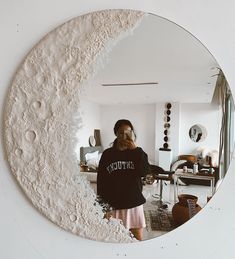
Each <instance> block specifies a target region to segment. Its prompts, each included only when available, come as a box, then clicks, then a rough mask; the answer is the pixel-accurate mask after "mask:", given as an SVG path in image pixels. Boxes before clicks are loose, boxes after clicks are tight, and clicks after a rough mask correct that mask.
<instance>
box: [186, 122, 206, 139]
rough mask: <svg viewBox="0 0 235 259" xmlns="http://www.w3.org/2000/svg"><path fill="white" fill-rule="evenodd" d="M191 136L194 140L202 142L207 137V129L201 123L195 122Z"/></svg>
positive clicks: (190, 130)
mask: <svg viewBox="0 0 235 259" xmlns="http://www.w3.org/2000/svg"><path fill="white" fill-rule="evenodd" d="M189 137H190V139H191V140H192V141H194V142H202V141H204V140H205V139H206V137H207V130H206V128H205V127H204V126H202V125H200V124H195V125H193V126H192V127H191V128H190V129H189Z"/></svg>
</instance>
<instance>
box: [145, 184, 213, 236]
mask: <svg viewBox="0 0 235 259" xmlns="http://www.w3.org/2000/svg"><path fill="white" fill-rule="evenodd" d="M178 191H179V194H182V193H184V194H192V195H195V196H197V197H198V204H199V205H200V206H201V207H202V208H203V207H204V206H205V205H206V203H207V197H208V196H211V188H210V187H209V186H202V185H191V184H190V185H187V186H179V189H178ZM143 193H144V196H145V197H146V199H147V202H146V203H145V204H144V210H157V209H158V206H157V205H156V204H157V202H156V201H157V200H158V198H157V197H156V194H158V193H159V184H157V183H156V184H154V185H145V186H144V190H143ZM155 197H156V198H155ZM163 202H164V203H166V204H167V205H168V208H167V210H168V211H171V210H172V207H173V205H174V186H173V185H172V184H169V182H168V183H167V185H165V184H164V187H163ZM165 233H167V232H164V231H149V230H148V228H145V229H144V232H143V240H148V239H151V238H155V237H158V236H161V235H163V234H165Z"/></svg>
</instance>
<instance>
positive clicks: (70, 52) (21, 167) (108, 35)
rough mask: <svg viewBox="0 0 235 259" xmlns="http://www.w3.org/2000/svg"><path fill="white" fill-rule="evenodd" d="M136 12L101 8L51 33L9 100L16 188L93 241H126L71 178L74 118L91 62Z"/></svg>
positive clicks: (82, 182)
mask: <svg viewBox="0 0 235 259" xmlns="http://www.w3.org/2000/svg"><path fill="white" fill-rule="evenodd" d="M142 15H143V13H142V12H136V11H124V10H106V11H101V12H96V13H92V14H88V15H87V16H83V17H78V18H75V19H73V21H72V22H68V23H65V24H64V25H62V26H61V27H59V28H57V29H56V30H54V31H53V32H51V33H50V34H48V35H47V36H46V37H45V38H44V39H43V40H42V41H40V43H39V44H37V46H36V47H35V48H34V49H33V50H32V51H31V52H30V54H29V55H28V56H27V57H26V59H25V62H23V64H22V66H21V67H20V69H19V70H18V72H17V74H16V76H15V80H14V82H15V83H13V84H12V87H11V89H10V92H9V97H8V100H7V102H8V103H9V108H8V110H7V119H6V120H5V125H6V127H5V129H6V132H5V135H6V138H5V145H6V148H7V150H9V151H10V152H8V160H9V162H10V164H11V169H12V172H13V173H14V175H15V176H16V178H17V180H18V182H19V184H20V185H21V187H22V188H23V190H24V191H25V193H26V195H27V196H28V197H29V198H30V199H31V201H32V203H33V204H34V205H35V207H36V208H37V209H39V211H41V212H43V213H44V214H45V216H47V217H48V218H49V219H50V220H52V221H53V222H54V223H56V224H57V225H59V226H61V227H62V228H64V229H66V230H69V231H71V232H72V233H75V234H77V235H81V236H83V237H86V238H90V239H93V240H100V241H112V242H132V238H131V237H130V236H129V233H128V232H127V231H126V229H125V228H124V226H123V225H120V223H119V221H112V222H108V221H107V220H105V219H103V212H102V208H101V207H100V206H99V204H96V206H94V205H93V204H94V201H95V198H96V196H95V193H94V191H93V190H92V189H91V187H90V185H89V183H88V181H87V179H85V176H84V178H82V176H81V175H80V174H78V175H77V176H76V177H75V178H73V180H71V179H72V175H73V174H74V172H78V171H79V170H78V168H77V162H76V161H74V158H73V157H71V155H70V154H72V152H73V150H72V149H73V144H72V140H71V138H72V133H73V132H75V128H76V129H78V128H79V127H81V125H82V121H81V122H79V116H78V119H77V120H76V121H73V120H72V117H73V116H72V115H73V114H74V110H75V108H74V107H76V110H77V109H78V106H77V104H78V100H79V94H80V93H81V91H82V87H83V82H85V80H86V79H87V78H89V76H92V73H93V65H94V63H95V62H96V59H97V57H100V58H101V59H102V56H103V55H105V53H103V52H106V51H107V50H106V47H107V45H109V40H115V39H117V40H119V36H120V35H121V34H122V33H123V32H128V31H131V30H132V29H133V27H134V26H135V24H137V23H138V22H139V21H140V20H141V17H142ZM93 18H94V19H96V21H95V22H94V24H92V22H91V21H92V20H93ZM125 20H127V21H125ZM100 27H101V28H100ZM55 39H56V40H55ZM55 42H56V44H55ZM63 46H66V49H65V51H64V50H63ZM101 54H102V55H101ZM100 55H101V56H100ZM16 122H17V123H16ZM19 143H20V144H19ZM11 151H13V152H11ZM18 156H19V157H20V158H18ZM16 158H17V159H16ZM12 161H13V162H12ZM77 213H79V214H77ZM78 215H79V216H78ZM114 233H115V234H114Z"/></svg>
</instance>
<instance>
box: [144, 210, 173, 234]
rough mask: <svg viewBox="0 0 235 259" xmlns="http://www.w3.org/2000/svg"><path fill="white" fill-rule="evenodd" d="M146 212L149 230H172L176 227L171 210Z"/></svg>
mask: <svg viewBox="0 0 235 259" xmlns="http://www.w3.org/2000/svg"><path fill="white" fill-rule="evenodd" d="M144 214H145V219H146V229H147V231H171V230H173V229H175V228H176V225H175V224H174V220H173V218H172V214H171V211H167V210H146V211H144Z"/></svg>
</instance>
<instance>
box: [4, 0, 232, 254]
mask: <svg viewBox="0 0 235 259" xmlns="http://www.w3.org/2000/svg"><path fill="white" fill-rule="evenodd" d="M28 4H29V3H28ZM90 4H91V5H93V3H90ZM66 5H67V2H66V4H65V3H64V6H66ZM146 5H147V4H146ZM185 5H186V9H182V10H181V12H180V13H178V12H177V10H172V12H173V14H171V12H170V11H169V12H166V11H165V10H166V8H167V5H165V4H163V3H160V2H159V3H158V6H157V7H156V8H157V10H155V12H156V13H162V14H163V15H164V16H166V17H170V18H171V19H172V20H176V21H177V22H178V23H179V24H183V25H184V26H186V27H188V28H189V29H190V30H191V31H193V32H194V33H195V34H197V32H198V34H197V35H198V36H200V38H201V39H203V41H204V42H206V43H207V45H208V47H209V49H211V50H213V51H214V53H216V56H217V57H218V58H219V60H220V62H221V64H222V65H223V67H224V69H225V72H227V75H228V76H229V79H230V80H233V75H232V73H229V68H230V69H232V66H233V62H230V61H231V55H233V54H232V51H230V52H229V50H230V48H229V42H230V41H229V40H228V41H227V43H226V44H227V47H226V49H225V48H223V49H221V48H220V45H223V44H224V41H223V40H224V38H227V39H229V37H230V36H231V37H232V35H230V32H229V31H230V30H228V32H227V31H225V30H224V29H222V27H223V28H224V26H225V27H226V28H227V27H228V28H232V25H231V24H229V21H228V20H227V19H226V20H225V19H223V20H222V21H221V27H220V26H219V27H217V29H218V30H217V31H216V32H218V31H220V32H221V33H222V35H223V40H221V39H218V40H215V39H216V38H217V35H215V33H214V32H213V28H214V27H212V25H210V24H209V21H211V20H214V21H216V19H215V16H216V14H219V13H220V11H221V9H223V10H224V9H225V10H227V11H226V12H225V13H226V14H227V15H226V17H229V16H230V14H229V8H227V7H226V8H225V7H224V6H220V7H219V8H216V6H213V7H212V10H213V12H211V6H210V7H209V6H207V5H206V4H204V3H202V2H201V3H200V2H199V3H198V7H199V6H200V8H198V9H200V18H201V19H196V16H197V15H198V14H199V13H198V11H197V10H194V11H193V12H192V11H191V12H190V9H189V6H188V5H187V2H186V1H185ZM196 5H197V4H196ZM82 6H83V7H84V4H83V5H82ZM85 6H86V5H85ZM107 6H108V4H107ZM114 6H115V4H114ZM123 6H125V3H123ZM28 7H29V8H28V9H29V10H30V13H29V12H28V13H25V12H24V11H23V10H19V9H18V12H20V13H21V14H22V13H23V14H24V15H23V17H22V19H23V21H27V22H25V24H30V25H31V24H32V23H33V22H34V20H33V17H32V15H31V13H34V8H33V7H32V6H30V4H29V6H28ZM59 7H61V6H59ZM67 7H68V8H70V10H71V13H74V6H73V7H72V5H71V6H70V7H69V6H67ZM116 7H117V6H116ZM133 7H134V6H133ZM187 7H188V9H187ZM72 8H73V9H72ZM84 8H85V7H84ZM190 8H191V7H190ZM87 9H89V8H88V7H87ZM87 9H85V12H84V13H86V12H87ZM149 9H152V7H149ZM202 9H203V10H205V12H207V11H208V12H207V14H203V12H201V10H202ZM2 10H3V9H2ZM59 10H60V8H57V9H56V10H54V11H53V14H52V13H51V11H49V12H50V14H49V13H48V12H45V11H47V10H45V9H44V7H43V8H40V6H39V8H38V9H37V13H41V14H43V19H42V18H40V16H38V15H35V16H34V17H35V19H36V20H37V19H38V20H37V21H39V22H38V24H40V26H38V24H37V25H35V26H36V28H37V29H36V30H34V31H33V33H27V29H28V28H29V27H30V26H26V27H25V28H24V30H21V32H20V33H16V32H15V34H14V32H13V31H12V30H10V28H11V26H10V23H9V25H8V26H6V27H7V29H8V30H7V31H6V30H4V35H7V36H9V37H7V36H6V38H9V39H12V41H11V42H9V41H7V42H8V43H9V44H11V43H12V44H13V43H14V42H15V40H14V39H15V38H17V39H18V38H19V37H20V39H21V40H22V41H21V44H22V45H21V47H20V48H17V49H16V48H12V49H11V51H9V50H8V51H6V53H5V52H4V55H5V56H6V57H7V58H6V59H5V60H4V67H8V68H9V70H10V71H11V69H10V67H13V68H14V67H15V66H16V61H20V59H21V58H20V57H19V56H20V55H21V54H22V56H23V55H24V54H23V53H24V51H25V50H26V49H27V47H25V46H31V44H33V43H34V42H36V41H37V40H38V38H40V37H41V34H43V33H44V32H45V31H48V24H53V27H54V26H56V24H58V23H60V22H58V21H61V12H59ZM66 10H68V9H67V8H66ZM184 10H185V11H184ZM8 11H9V12H7V13H11V14H12V13H13V14H15V13H14V10H13V8H9V9H8ZM61 11H62V10H61ZM82 11H84V9H82ZM88 11H89V10H88ZM63 12H64V14H62V16H63V18H62V19H64V20H65V19H66V17H67V16H68V15H67V13H66V14H65V8H64V11H63ZM63 12H62V13H63ZM188 13H191V15H192V19H188ZM35 14H36V13H35ZM208 16H209V18H210V19H209V18H208ZM17 17H18V16H17V15H15V16H14V15H12V16H11V18H12V20H13V21H15V23H17V22H18V20H17ZM36 17H37V18H36ZM41 17H42V16H41ZM231 18H232V16H231ZM193 19H194V21H193ZM55 20H56V22H55ZM195 20H197V21H195ZM28 21H30V22H28ZM203 21H204V22H205V23H204V22H203ZM213 26H214V25H213ZM39 27H40V28H39ZM210 27H211V29H212V30H210ZM24 43H26V44H25V45H24ZM8 47H9V45H8ZM6 49H9V48H6ZM231 50H232V49H231ZM228 53H229V54H228ZM7 54H9V55H7ZM226 67H227V68H226ZM230 71H231V70H230ZM10 74H12V73H10V72H9V71H7V73H5V74H4V73H3V74H2V76H3V77H2V79H3V82H8V80H10V79H9V78H10V77H11V76H10ZM4 164H5V163H4V161H3V163H2V165H3V169H4V170H3V172H4V171H5V174H3V175H2V180H3V181H2V184H1V193H2V194H3V195H2V197H6V194H7V197H6V201H3V200H1V206H2V208H3V210H2V213H1V219H2V221H1V224H2V225H1V226H2V227H3V228H2V230H3V233H4V240H3V244H5V246H4V248H3V250H2V252H3V254H6V255H9V254H16V253H17V254H18V253H19V254H21V253H22V254H24V256H25V254H28V255H31V258H37V257H38V256H37V255H36V254H35V252H34V250H33V249H32V247H31V245H29V244H28V242H27V240H26V235H27V237H30V240H31V243H32V245H33V246H34V247H36V248H37V249H38V250H39V251H41V253H44V254H45V255H48V256H50V257H51V255H56V256H57V258H64V257H65V254H68V253H72V251H74V253H75V252H76V254H77V253H82V254H83V255H84V256H86V257H87V258H93V256H94V253H95V252H97V253H98V254H100V255H101V254H102V255H104V254H105V255H110V257H113V258H114V257H116V254H114V251H113V250H114V247H115V246H112V245H110V246H104V245H102V244H100V243H93V248H94V249H93V250H92V251H91V249H89V248H90V242H89V241H88V242H87V241H84V240H81V239H77V237H76V236H73V235H69V234H66V233H64V232H61V231H59V230H58V228H54V227H53V226H52V225H51V224H50V223H47V222H46V221H44V220H43V218H42V217H41V216H40V215H39V214H36V213H34V210H33V209H32V208H30V206H27V201H26V200H24V199H22V195H19V194H21V193H20V192H17V191H15V189H13V187H15V185H14V182H13V181H12V179H11V178H10V177H8V176H7V175H8V170H7V167H6V166H4ZM228 180H229V181H231V180H233V178H231V177H229V179H228ZM229 181H227V182H226V183H225V184H226V186H228V187H229V186H230V184H229ZM230 192H231V191H229V189H227V191H225V190H223V191H222V192H221V193H220V194H219V195H217V197H215V201H218V204H219V208H222V210H220V211H217V212H216V211H213V213H214V214H213V215H214V217H211V219H210V220H209V222H208V224H207V226H208V227H210V225H211V224H210V222H213V218H217V219H218V214H219V216H220V217H222V218H224V219H226V220H225V221H224V222H223V223H222V222H221V224H222V226H223V229H222V228H220V227H218V231H220V237H219V236H218V239H219V240H217V239H216V240H215V243H214V244H213V246H212V245H210V244H209V243H206V240H210V236H211V235H210V234H208V232H210V233H211V234H212V235H213V234H214V233H216V230H214V229H212V228H211V229H210V231H206V233H205V236H204V238H203V237H202V236H201V237H199V234H198V235H196V237H197V238H200V240H201V238H202V239H203V240H204V241H205V243H206V244H204V243H202V244H201V249H200V250H198V253H199V254H200V255H202V254H204V255H207V256H208V258H212V257H213V258H221V256H222V253H224V251H225V250H224V249H223V248H222V247H219V246H217V245H215V244H218V245H219V244H220V240H221V241H222V240H223V239H222V237H225V236H226V235H225V232H226V233H227V230H225V229H227V228H225V227H227V226H228V222H229V221H230V220H229V219H231V213H233V211H231V210H229V213H228V212H227V205H226V200H228V201H229V200H231V199H229V198H228V199H227V198H226V197H225V196H226V195H227V197H228V196H229V195H228V193H230ZM220 195H221V199H220V198H219V196H220ZM222 197H223V201H222ZM229 197H231V196H229ZM13 200H14V201H13ZM7 201H8V203H7ZM13 207H14V208H13ZM210 207H213V208H215V207H216V206H215V207H214V205H213V203H212V205H211V206H210ZM28 212H29V213H30V216H29V214H28ZM31 213H32V215H33V216H32V215H31ZM206 213H207V214H208V215H207V216H210V215H211V216H212V212H211V213H210V209H209V208H207V209H206ZM13 215H14V216H13ZM203 215H204V214H203ZM31 216H32V217H31ZM204 216H206V215H204ZM13 217H14V219H13ZM15 217H17V218H18V220H19V221H20V223H19V222H18V223H19V224H17V222H16V221H15ZM202 218H203V220H204V217H202ZM208 218H209V217H207V219H208ZM29 219H30V220H29ZM195 221H198V222H199V221H200V217H199V219H197V220H195ZM195 221H194V222H192V224H189V225H187V226H185V227H184V231H182V233H181V231H180V233H179V232H177V233H176V232H174V233H172V234H171V235H170V237H172V238H173V237H174V240H177V241H180V240H184V244H187V247H189V248H185V247H180V246H179V247H177V249H176V247H175V244H174V243H172V242H171V241H170V239H168V238H167V236H164V239H155V240H152V241H153V242H148V244H147V247H146V249H144V247H143V245H142V246H139V247H140V249H138V253H139V257H140V256H143V255H144V254H148V255H150V253H149V250H151V245H152V246H153V247H154V251H155V252H158V253H159V255H162V257H164V258H170V257H169V256H170V255H171V256H174V255H178V256H180V254H181V256H183V257H184V255H185V254H184V252H185V251H186V252H187V251H188V252H190V247H191V244H192V243H191V240H192V238H190V237H189V235H187V236H188V237H189V238H188V239H187V240H189V241H187V240H185V238H184V235H185V234H186V233H185V230H186V231H187V229H188V231H189V232H191V231H190V230H192V231H194V229H195V228H194V227H196V225H195V224H193V223H196V222H195ZM226 222H227V223H226ZM5 223H9V224H5ZM19 225H21V226H23V228H24V230H23V233H21V232H20V231H18V229H19ZM7 226H11V228H10V229H9V228H8V227H7ZM200 226H201V228H202V225H201V224H200ZM29 229H33V230H34V232H31V231H30V230H29ZM228 229H231V228H228ZM45 232H46V233H47V237H48V239H49V240H50V241H51V244H55V245H57V246H58V244H59V246H58V249H56V250H55V249H53V248H52V246H50V247H48V242H46V241H45V242H44V241H43V240H45V239H44V238H43V237H44V234H45ZM183 232H184V233H183ZM189 232H188V233H189ZM11 233H12V235H10V234H11ZM35 233H37V235H35ZM188 233H187V234H188ZM22 234H24V237H22ZM2 237H3V236H2ZM14 237H15V238H14ZM17 237H18V239H17V241H16V238H17ZM207 237H208V238H207ZM65 239H66V240H67V242H65ZM197 240H198V239H197ZM14 241H15V245H16V246H15V249H14V251H12V250H10V249H9V247H10V245H9V244H11V243H12V242H14ZM162 243H164V244H165V245H167V246H170V251H169V253H166V252H167V251H166V250H169V249H162V248H161V245H162ZM222 243H223V242H222ZM194 244H195V243H194ZM192 246H193V247H194V245H192ZM224 246H225V247H226V255H231V250H230V249H231V248H232V244H231V243H230V242H226V244H224ZM104 247H105V249H104ZM215 247H217V248H215ZM132 248H133V246H132ZM132 248H131V246H130V247H129V248H126V247H123V246H120V247H119V248H117V250H118V253H120V254H121V251H123V249H126V250H125V252H126V254H127V256H129V255H131V254H132V253H134V251H133V250H134V249H132ZM211 248H212V250H211ZM213 249H215V250H213ZM117 250H115V252H117ZM163 250H164V251H163ZM135 251H136V247H135ZM212 251H214V252H216V251H217V252H218V254H217V256H215V254H213V252H212ZM169 254H170V255H169ZM183 254H184V255H183ZM212 254H213V255H212ZM167 255H169V256H167ZM137 257H138V256H137ZM185 258H186V256H185ZM192 258H195V257H193V255H192Z"/></svg>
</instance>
